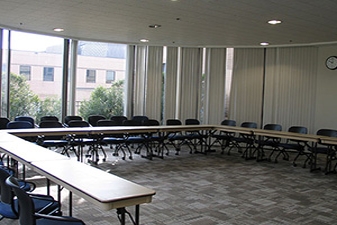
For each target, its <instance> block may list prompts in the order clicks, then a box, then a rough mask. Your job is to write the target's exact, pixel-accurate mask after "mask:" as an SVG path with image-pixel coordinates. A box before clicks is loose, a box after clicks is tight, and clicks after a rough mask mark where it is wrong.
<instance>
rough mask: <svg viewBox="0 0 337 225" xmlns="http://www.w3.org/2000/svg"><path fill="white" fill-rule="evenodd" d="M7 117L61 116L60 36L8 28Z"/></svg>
mask: <svg viewBox="0 0 337 225" xmlns="http://www.w3.org/2000/svg"><path fill="white" fill-rule="evenodd" d="M10 49H11V66H10V68H11V78H10V83H11V84H10V118H11V119H14V117H15V116H18V115H28V116H32V117H33V118H34V119H35V120H36V122H39V119H40V118H41V117H42V116H45V115H55V116H57V117H58V118H59V119H61V118H60V117H61V91H62V62H63V39H62V38H57V37H50V36H44V35H35V34H29V33H22V32H15V31H11V47H10Z"/></svg>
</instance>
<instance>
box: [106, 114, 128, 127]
mask: <svg viewBox="0 0 337 225" xmlns="http://www.w3.org/2000/svg"><path fill="white" fill-rule="evenodd" d="M127 119H128V118H127V117H126V116H112V117H110V120H113V121H115V122H116V124H117V125H118V126H122V125H123V122H124V120H127Z"/></svg>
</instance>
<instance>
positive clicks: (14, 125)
mask: <svg viewBox="0 0 337 225" xmlns="http://www.w3.org/2000/svg"><path fill="white" fill-rule="evenodd" d="M7 128H8V129H26V128H34V124H32V123H31V122H28V121H11V122H9V123H8V124H7Z"/></svg>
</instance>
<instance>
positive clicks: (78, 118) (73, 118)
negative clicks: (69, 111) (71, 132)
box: [64, 116, 83, 126]
mask: <svg viewBox="0 0 337 225" xmlns="http://www.w3.org/2000/svg"><path fill="white" fill-rule="evenodd" d="M71 120H83V118H82V117H81V116H66V117H64V125H65V126H68V124H69V122H70V121H71Z"/></svg>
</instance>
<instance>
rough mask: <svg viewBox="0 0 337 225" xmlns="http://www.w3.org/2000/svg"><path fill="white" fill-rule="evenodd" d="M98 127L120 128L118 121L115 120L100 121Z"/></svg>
mask: <svg viewBox="0 0 337 225" xmlns="http://www.w3.org/2000/svg"><path fill="white" fill-rule="evenodd" d="M97 126H101V127H109V126H119V125H118V124H117V122H116V121H114V120H107V119H105V120H98V121H97Z"/></svg>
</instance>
